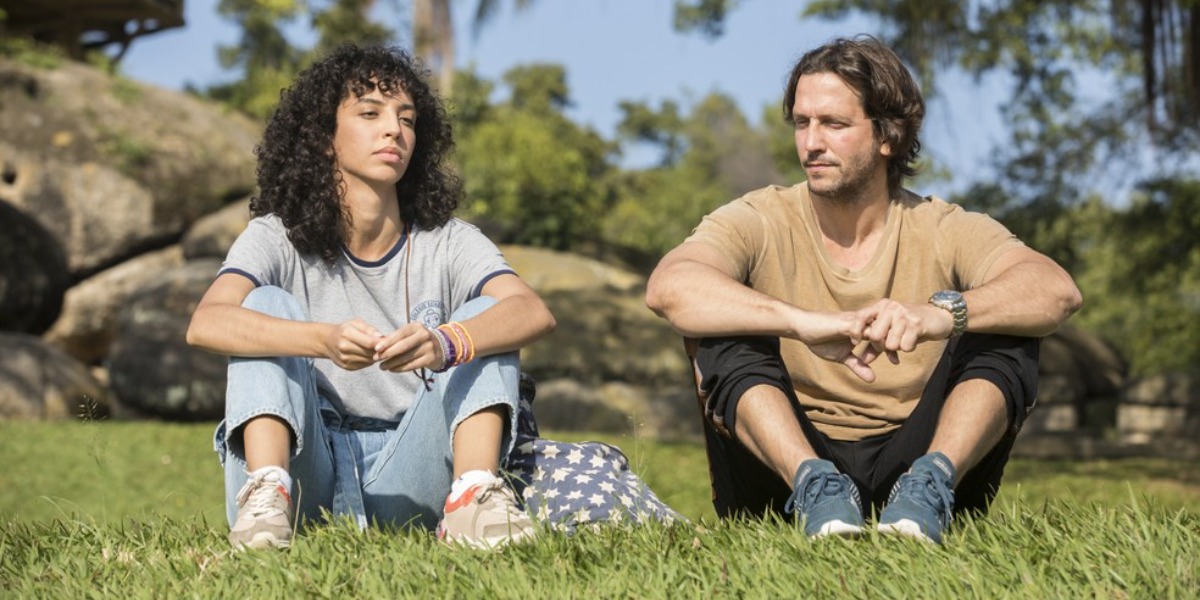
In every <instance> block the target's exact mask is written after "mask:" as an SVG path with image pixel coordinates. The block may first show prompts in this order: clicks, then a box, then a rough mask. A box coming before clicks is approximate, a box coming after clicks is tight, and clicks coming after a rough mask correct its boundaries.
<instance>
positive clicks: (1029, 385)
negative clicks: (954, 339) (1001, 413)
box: [950, 334, 1041, 434]
mask: <svg viewBox="0 0 1200 600" xmlns="http://www.w3.org/2000/svg"><path fill="white" fill-rule="evenodd" d="M1040 348H1041V338H1031V337H1019V336H1011V335H998V334H966V335H963V336H962V338H960V339H959V341H958V343H957V344H956V346H955V348H954V350H953V352H954V355H953V359H952V360H953V364H954V367H953V370H952V372H951V376H950V379H951V388H953V386H954V385H957V384H958V383H959V382H962V381H966V380H969V379H983V380H986V381H988V382H990V383H992V384H993V385H995V386H996V388H998V389H999V390H1000V392H1001V393H1002V394H1003V395H1004V402H1005V405H1006V407H1007V410H1008V422H1009V429H1010V433H1013V434H1015V433H1016V432H1017V431H1019V430H1020V428H1021V425H1023V424H1024V422H1025V417H1026V416H1027V415H1028V414H1029V412H1030V411H1031V410H1032V409H1033V405H1034V402H1035V401H1036V400H1037V392H1038V355H1039V351H1040Z"/></svg>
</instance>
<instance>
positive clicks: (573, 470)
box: [505, 375, 685, 531]
mask: <svg viewBox="0 0 1200 600" xmlns="http://www.w3.org/2000/svg"><path fill="white" fill-rule="evenodd" d="M535 393H536V388H535V387H534V383H533V380H532V379H531V378H529V377H528V376H527V375H522V378H521V401H520V409H519V413H518V415H517V419H518V421H517V440H516V444H515V445H514V448H513V451H512V453H511V454H510V455H509V457H508V461H507V463H506V465H505V467H506V470H507V472H508V474H509V477H510V481H511V483H512V486H513V491H515V492H516V493H517V495H518V496H519V497H521V498H523V499H524V501H525V508H526V510H527V511H528V512H529V514H530V515H531V516H532V517H533V518H535V519H537V520H539V521H542V522H543V523H546V524H548V525H550V526H551V527H554V528H557V529H562V530H566V531H574V530H575V529H577V528H579V527H580V526H584V525H600V524H604V523H614V524H615V523H646V522H652V521H660V522H663V523H666V524H671V523H674V522H676V521H684V520H685V519H684V518H683V517H682V516H680V515H679V513H676V512H675V511H674V510H672V509H671V508H670V507H669V506H667V505H666V504H665V503H663V502H662V501H661V500H659V499H658V496H656V495H655V494H654V492H653V491H652V490H651V489H650V487H649V486H647V485H646V483H645V482H643V481H642V480H641V478H639V477H638V476H637V475H635V474H634V473H633V472H632V471H630V470H629V460H628V459H627V458H626V457H625V455H624V454H623V453H622V452H621V450H620V449H618V448H616V447H614V446H611V445H609V444H605V443H602V442H556V441H554V440H546V439H542V438H541V437H539V435H538V429H537V422H536V421H535V420H534V418H533V410H532V403H533V397H534V395H535Z"/></svg>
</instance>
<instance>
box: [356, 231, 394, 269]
mask: <svg viewBox="0 0 1200 600" xmlns="http://www.w3.org/2000/svg"><path fill="white" fill-rule="evenodd" d="M407 241H408V229H407V228H405V230H404V233H402V234H400V241H398V242H396V245H395V246H392V249H391V250H388V253H387V254H384V255H383V258H380V259H379V260H376V261H368V260H363V259H361V258H359V257H357V256H354V255H353V254H351V253H350V250H349V249H347V248H346V245H345V244H342V252H343V253H344V254H345V255H346V258H348V259H350V262H352V263H354V264H356V265H358V266H360V267H366V268H373V267H382V266H383V265H385V264H387V262H388V261H389V260H392V259H393V258H395V257H396V255H397V254H400V250H401V249H402V248H404V244H405V242H407Z"/></svg>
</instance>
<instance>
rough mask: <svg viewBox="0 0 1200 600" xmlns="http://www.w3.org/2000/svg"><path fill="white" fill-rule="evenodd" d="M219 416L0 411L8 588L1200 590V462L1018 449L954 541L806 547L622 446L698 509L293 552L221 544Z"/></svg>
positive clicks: (687, 456)
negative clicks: (589, 524) (89, 418)
mask: <svg viewBox="0 0 1200 600" xmlns="http://www.w3.org/2000/svg"><path fill="white" fill-rule="evenodd" d="M211 431H212V425H211V424H201V425H168V424H159V423H128V422H112V423H79V424H46V423H0V464H3V465H4V468H3V470H0V597H8V596H16V597H30V598H32V597H38V598H40V597H84V596H93V595H99V596H117V595H119V596H122V597H126V596H129V597H176V596H185V597H221V596H233V595H237V596H239V597H278V596H285V595H286V596H316V597H354V596H359V597H413V596H420V597H446V598H463V597H472V596H477V595H486V597H489V598H490V597H513V598H524V599H529V598H548V597H580V598H582V597H588V598H592V597H683V598H693V597H714V596H717V597H779V596H797V595H801V594H809V593H815V594H817V597H827V596H835V597H862V596H866V597H881V598H883V597H886V598H894V597H938V598H941V597H1000V596H1004V597H1028V598H1043V597H1071V598H1074V597H1086V596H1099V597H1106V598H1108V597H1132V598H1143V597H1144V598H1172V597H1176V598H1193V597H1196V596H1197V593H1198V592H1200V472H1198V471H1200V469H1197V468H1196V466H1195V465H1192V464H1185V463H1182V462H1171V461H1164V460H1126V461H1106V462H1086V463H1077V462H1048V461H1021V460H1014V461H1013V462H1012V463H1011V464H1010V466H1009V469H1008V475H1007V477H1006V480H1005V487H1004V489H1003V490H1002V491H1001V493H1000V496H999V497H998V498H997V500H996V503H995V504H994V506H993V509H992V512H991V514H990V515H989V516H988V517H987V518H986V519H981V520H978V521H973V522H972V521H963V522H960V523H958V524H957V525H956V527H955V530H954V531H953V533H952V534H951V535H950V536H949V537H948V539H947V543H946V545H945V546H943V547H929V546H925V545H921V544H918V543H914V542H909V541H906V540H897V539H892V538H885V537H880V536H876V535H873V534H871V535H867V536H865V537H864V538H862V539H859V540H853V541H846V540H826V541H821V542H817V543H813V542H810V541H809V540H807V539H806V538H805V537H804V536H803V535H802V534H800V533H799V532H798V531H797V530H796V529H795V528H794V527H793V526H792V525H790V524H788V523H783V522H779V521H751V522H722V521H717V520H716V519H715V518H714V517H713V512H712V507H711V505H710V504H709V502H708V498H709V492H708V480H707V470H706V466H705V461H704V452H703V449H702V448H701V447H700V446H699V445H698V444H690V443H671V444H666V443H655V442H651V441H647V440H644V439H634V438H628V437H619V436H587V435H582V434H578V433H559V434H552V435H550V436H548V437H555V438H557V439H565V440H578V439H601V440H603V441H607V442H610V443H614V444H616V445H617V446H619V447H621V448H622V449H623V450H624V451H625V452H626V454H627V455H628V456H629V458H630V463H631V465H632V466H633V468H634V470H635V471H636V472H637V473H639V474H640V475H642V477H643V478H644V479H645V480H646V481H647V482H648V483H649V484H650V485H651V487H652V488H653V489H654V490H655V491H656V492H657V493H658V494H659V496H660V497H661V498H662V499H663V500H664V501H666V502H667V503H668V504H670V505H671V506H673V507H675V508H676V509H677V510H679V511H680V512H681V513H683V514H684V515H686V516H688V517H689V518H690V519H691V520H692V521H691V523H688V524H682V525H677V526H674V527H660V526H654V527H644V528H636V529H635V528H626V527H622V528H605V529H604V530H601V531H598V532H585V533H580V534H577V535H574V536H565V535H561V534H544V535H542V536H541V537H540V538H539V539H538V541H537V542H536V543H533V544H529V545H523V546H519V547H514V548H509V549H507V550H505V551H503V552H496V553H486V552H471V551H462V550H457V549H452V548H448V547H443V546H441V545H440V544H438V543H437V542H436V541H435V540H433V539H432V536H430V535H427V534H420V533H404V532H395V531H378V530H372V531H368V532H366V533H360V532H357V531H356V530H354V528H353V527H350V526H349V525H347V524H344V523H338V524H334V525H331V526H327V527H320V528H317V529H315V530H311V531H309V532H308V533H307V534H305V535H303V536H302V537H301V538H300V539H298V540H297V543H296V544H295V546H294V547H293V548H292V549H291V550H290V551H288V552H251V553H240V554H234V553H231V552H229V551H228V549H227V543H226V541H225V532H226V525H225V522H224V507H223V497H224V496H223V491H222V478H221V472H220V467H219V465H218V463H217V459H216V455H215V454H213V452H212V450H211Z"/></svg>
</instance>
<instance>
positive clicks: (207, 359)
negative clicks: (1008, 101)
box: [108, 260, 227, 421]
mask: <svg viewBox="0 0 1200 600" xmlns="http://www.w3.org/2000/svg"><path fill="white" fill-rule="evenodd" d="M219 266H220V262H219V261H216V260H198V261H192V262H188V263H186V264H185V265H184V266H183V267H181V268H179V269H176V270H174V271H171V272H169V273H167V274H166V276H165V277H163V278H161V279H160V280H159V281H157V282H156V283H154V284H153V285H151V286H149V287H147V288H144V289H142V290H140V291H138V292H137V293H136V294H134V295H133V296H132V297H131V298H130V299H129V301H128V303H127V305H126V306H125V308H124V309H123V310H122V311H121V313H120V315H119V317H118V319H117V330H116V335H115V338H114V341H113V344H112V347H111V349H110V351H109V356H108V369H109V380H110V385H111V387H112V390H113V392H114V393H115V394H116V395H117V397H118V398H120V401H121V403H122V404H125V405H128V406H131V407H133V408H135V409H137V410H139V411H143V412H145V413H149V414H152V415H156V416H159V417H162V418H164V419H170V420H178V421H197V420H212V419H219V418H220V417H221V415H222V414H223V413H224V406H225V369H226V365H227V360H226V358H225V357H223V356H219V355H216V354H211V353H208V352H205V351H203V350H199V349H197V348H193V347H191V346H189V345H188V344H187V341H186V335H187V328H188V323H189V322H190V321H191V316H192V313H193V312H194V311H195V310H196V305H197V304H198V303H199V301H200V298H201V297H202V296H203V295H204V292H205V290H207V289H208V286H209V284H210V283H212V280H213V275H214V274H215V273H216V272H217V268H218V267H219Z"/></svg>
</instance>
